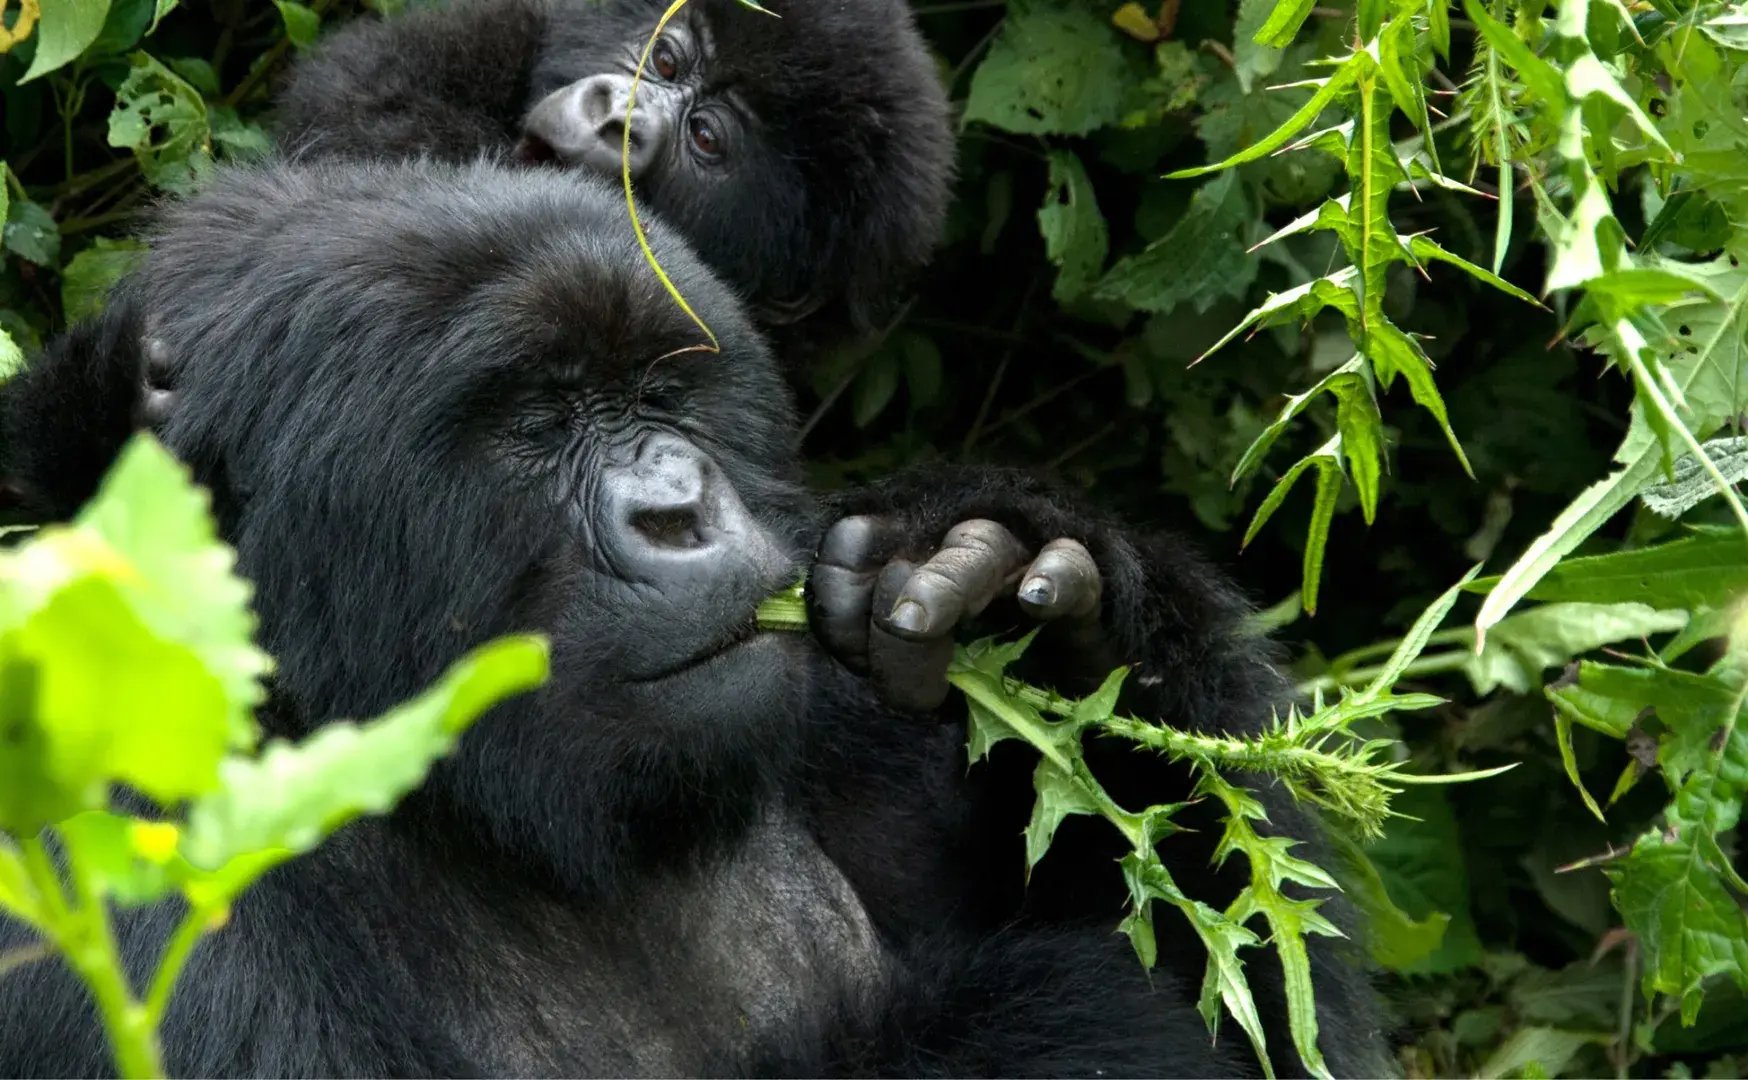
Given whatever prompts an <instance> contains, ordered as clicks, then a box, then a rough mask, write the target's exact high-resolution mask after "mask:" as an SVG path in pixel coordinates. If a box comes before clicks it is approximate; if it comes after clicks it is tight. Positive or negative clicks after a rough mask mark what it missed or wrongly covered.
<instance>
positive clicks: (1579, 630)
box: [1463, 603, 1687, 694]
mask: <svg viewBox="0 0 1748 1080" xmlns="http://www.w3.org/2000/svg"><path fill="white" fill-rule="evenodd" d="M1686 623H1687V613H1686V612H1684V611H1657V610H1655V609H1653V608H1649V607H1646V606H1645V605H1644V604H1596V603H1569V604H1544V605H1542V606H1541V607H1537V608H1531V609H1530V610H1529V611H1524V612H1519V613H1518V614H1516V615H1513V616H1511V617H1510V618H1508V619H1505V620H1504V621H1502V622H1500V623H1499V624H1497V625H1496V626H1494V627H1493V629H1492V632H1491V633H1490V634H1489V635H1488V636H1487V639H1486V642H1485V644H1483V645H1482V647H1481V649H1480V651H1479V652H1478V653H1476V654H1474V655H1472V656H1470V657H1469V659H1468V660H1467V662H1466V663H1465V664H1464V665H1463V673H1464V674H1465V675H1467V676H1468V677H1469V682H1470V684H1471V685H1472V686H1473V687H1474V688H1475V693H1477V694H1487V693H1491V692H1492V691H1493V690H1495V689H1497V688H1498V687H1501V686H1503V687H1505V688H1506V689H1508V690H1511V691H1512V692H1514V693H1518V694H1527V693H1531V692H1533V691H1535V690H1536V689H1537V688H1538V687H1539V686H1540V685H1541V681H1542V673H1543V672H1545V671H1548V670H1549V669H1551V668H1555V667H1559V666H1560V665H1562V664H1564V663H1566V662H1567V661H1568V660H1571V659H1572V658H1573V657H1575V656H1582V655H1583V654H1585V653H1587V652H1589V651H1591V650H1592V649H1596V648H1600V647H1601V646H1603V645H1611V644H1613V643H1615V642H1617V641H1633V640H1637V639H1639V638H1643V637H1646V636H1648V635H1650V634H1659V633H1666V632H1668V631H1671V630H1679V629H1681V628H1682V626H1684V625H1686Z"/></svg>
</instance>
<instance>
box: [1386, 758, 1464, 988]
mask: <svg viewBox="0 0 1748 1080" xmlns="http://www.w3.org/2000/svg"><path fill="white" fill-rule="evenodd" d="M1391 805H1392V806H1393V807H1394V808H1396V809H1397V810H1399V811H1400V812H1401V813H1402V814H1404V815H1406V816H1405V817H1402V818H1393V819H1391V820H1390V821H1389V822H1387V823H1386V825H1385V828H1384V835H1383V836H1382V837H1381V838H1380V839H1378V840H1376V841H1374V842H1373V843H1372V844H1370V845H1369V846H1368V847H1367V849H1366V852H1367V854H1368V855H1370V856H1371V859H1372V864H1373V865H1374V866H1375V867H1377V870H1378V876H1379V877H1381V878H1382V879H1383V881H1384V885H1385V887H1386V888H1387V889H1388V890H1389V893H1390V897H1391V899H1392V900H1394V901H1395V903H1397V904H1398V905H1400V906H1401V908H1402V910H1403V911H1405V912H1407V913H1408V914H1409V916H1410V917H1418V918H1422V919H1434V918H1437V917H1438V916H1440V915H1445V916H1448V917H1449V920H1450V921H1449V922H1448V923H1447V924H1446V926H1445V933H1444V937H1443V938H1442V940H1441V941H1440V942H1439V945H1438V947H1437V948H1436V949H1434V950H1433V952H1432V954H1431V955H1429V956H1425V957H1422V958H1421V959H1419V960H1416V961H1413V962H1411V963H1409V964H1408V965H1407V970H1408V972H1409V973H1411V974H1416V975H1442V974H1449V973H1451V972H1454V971H1461V970H1464V969H1466V968H1471V967H1474V966H1475V965H1477V964H1480V963H1481V962H1482V959H1483V956H1484V953H1483V950H1482V946H1481V940H1480V937H1479V935H1478V934H1477V932H1476V930H1475V919H1474V916H1473V915H1472V914H1471V912H1470V909H1469V904H1470V897H1471V896H1472V895H1473V893H1472V889H1471V882H1470V878H1469V871H1468V863H1467V861H1466V855H1465V852H1464V847H1463V836H1462V833H1461V831H1460V830H1459V829H1458V826H1457V818H1456V813H1455V811H1453V810H1452V808H1451V803H1450V797H1449V795H1448V794H1446V793H1445V792H1444V791H1440V790H1437V789H1434V788H1424V787H1422V788H1409V789H1408V790H1406V791H1404V792H1403V793H1402V794H1401V795H1399V796H1397V797H1396V798H1395V799H1393V800H1392V802H1391Z"/></svg>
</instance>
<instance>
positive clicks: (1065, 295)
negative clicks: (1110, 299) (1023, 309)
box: [1038, 150, 1110, 303]
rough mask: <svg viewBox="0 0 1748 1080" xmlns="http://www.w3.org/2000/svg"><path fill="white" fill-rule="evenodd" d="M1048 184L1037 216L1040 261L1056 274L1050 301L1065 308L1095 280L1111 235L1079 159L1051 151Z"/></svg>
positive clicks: (1065, 153)
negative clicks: (1046, 262)
mask: <svg viewBox="0 0 1748 1080" xmlns="http://www.w3.org/2000/svg"><path fill="white" fill-rule="evenodd" d="M1049 184H1050V186H1049V188H1048V190H1047V191H1046V192H1045V193H1044V205H1043V206H1042V207H1040V208H1039V210H1038V231H1039V232H1040V233H1042V234H1043V236H1044V254H1045V256H1046V257H1047V258H1049V260H1050V261H1051V262H1052V263H1054V264H1055V265H1056V266H1057V267H1058V268H1059V273H1058V274H1057V275H1056V284H1055V286H1054V288H1052V290H1051V295H1052V296H1054V297H1055V298H1056V300H1057V302H1058V303H1064V302H1067V301H1070V300H1073V299H1075V298H1076V297H1078V296H1080V295H1081V294H1082V293H1084V292H1086V290H1087V289H1088V288H1089V287H1090V286H1091V285H1092V283H1093V282H1094V281H1095V280H1097V279H1098V276H1099V272H1100V271H1101V270H1102V269H1103V268H1104V265H1105V255H1106V253H1107V252H1109V250H1110V233H1109V230H1108V229H1107V228H1106V226H1105V218H1104V215H1103V214H1101V213H1099V204H1098V199H1097V197H1096V196H1095V195H1094V194H1093V189H1092V183H1091V181H1089V180H1088V179H1087V177H1086V168H1085V167H1084V166H1082V165H1081V163H1080V159H1079V158H1078V157H1076V156H1074V154H1072V153H1070V152H1069V151H1067V150H1052V151H1051V152H1050V181H1049Z"/></svg>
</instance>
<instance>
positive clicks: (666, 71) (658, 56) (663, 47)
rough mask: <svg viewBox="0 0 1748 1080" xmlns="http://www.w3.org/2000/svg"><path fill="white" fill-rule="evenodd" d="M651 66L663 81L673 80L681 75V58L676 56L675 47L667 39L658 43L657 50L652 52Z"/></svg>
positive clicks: (650, 56)
mask: <svg viewBox="0 0 1748 1080" xmlns="http://www.w3.org/2000/svg"><path fill="white" fill-rule="evenodd" d="M649 66H650V67H651V68H653V69H654V70H655V73H656V74H657V75H660V76H661V77H662V78H663V79H672V78H673V77H674V76H675V75H678V74H679V73H680V60H679V57H677V56H675V55H674V49H673V46H671V45H669V44H668V41H667V39H666V38H663V39H662V40H660V41H658V42H656V43H655V48H654V49H652V50H650V54H649Z"/></svg>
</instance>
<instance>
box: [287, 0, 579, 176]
mask: <svg viewBox="0 0 1748 1080" xmlns="http://www.w3.org/2000/svg"><path fill="white" fill-rule="evenodd" d="M546 19H547V5H546V4H545V3H544V2H543V0H460V2H458V3H456V4H454V5H453V6H449V7H442V8H427V9H422V10H418V11H412V12H408V13H406V14H404V15H398V16H395V17H394V18H391V19H386V20H365V19H361V20H359V21H357V22H354V23H351V24H350V25H348V26H346V27H344V28H342V29H340V30H338V31H336V32H335V33H333V34H331V35H329V36H328V37H326V38H324V39H323V40H322V42H321V44H320V45H318V46H317V47H316V48H315V49H314V50H313V51H312V52H311V53H310V54H309V55H308V56H307V57H306V58H304V59H303V60H301V61H299V62H298V64H297V65H296V66H295V67H293V69H292V71H291V75H290V77H289V79H288V80H287V81H286V84H285V87H284V89H283V90H282V91H281V93H280V95H279V99H278V110H279V111H278V122H277V131H276V136H277V138H278V140H279V144H280V146H281V147H282V148H284V149H285V150H286V151H287V152H288V153H290V154H292V155H294V156H303V157H346V158H357V159H384V160H399V159H402V158H408V157H418V156H421V155H429V156H431V157H434V158H438V159H440V160H445V161H467V160H470V159H472V158H474V157H477V156H478V155H480V154H481V153H482V152H485V153H490V152H504V151H508V150H509V149H510V148H511V147H512V146H514V145H515V143H516V140H517V138H518V137H519V136H520V134H521V129H522V118H523V114H524V112H525V111H526V110H527V108H528V104H529V102H528V96H529V93H530V90H529V78H530V75H531V73H532V71H533V69H534V62H535V60H536V59H537V58H538V56H539V53H540V46H541V41H542V40H543V38H544V36H545V32H546Z"/></svg>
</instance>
